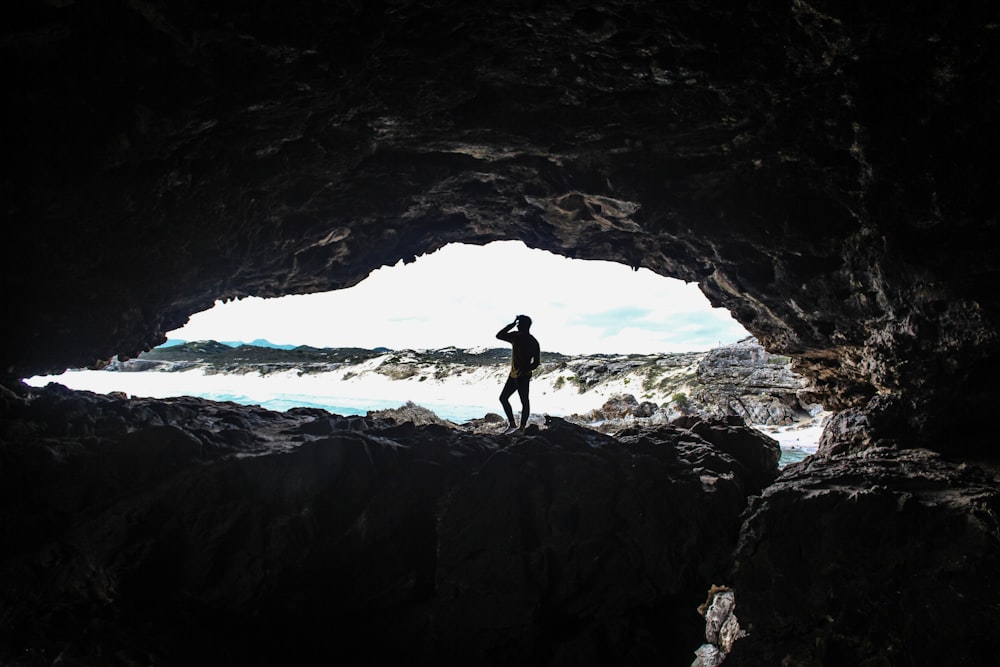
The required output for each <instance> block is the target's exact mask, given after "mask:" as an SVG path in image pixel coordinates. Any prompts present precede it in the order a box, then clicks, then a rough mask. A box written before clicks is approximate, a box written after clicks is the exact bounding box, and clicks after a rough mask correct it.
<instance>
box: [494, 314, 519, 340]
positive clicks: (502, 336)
mask: <svg viewBox="0 0 1000 667" xmlns="http://www.w3.org/2000/svg"><path fill="white" fill-rule="evenodd" d="M516 326H517V318H516V317H515V318H514V321H513V322H511V323H510V324H508V325H507V326H505V327H504V328H503V329H501V330H500V331H498V332H497V338H499V339H500V340H510V336H508V335H507V334H508V333H510V330H511V329H513V328H514V327H516Z"/></svg>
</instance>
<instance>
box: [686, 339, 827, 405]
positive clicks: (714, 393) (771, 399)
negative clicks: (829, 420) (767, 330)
mask: <svg viewBox="0 0 1000 667" xmlns="http://www.w3.org/2000/svg"><path fill="white" fill-rule="evenodd" d="M788 362H789V358H788V357H783V356H776V355H772V354H770V353H768V351H767V350H765V349H764V348H763V347H761V345H760V343H758V342H757V341H756V340H755V339H753V338H747V339H745V340H741V341H739V342H737V343H734V344H732V345H722V346H719V347H717V348H714V349H712V350H710V351H709V352H708V353H707V354H706V355H705V357H704V359H702V360H701V361H700V362H698V382H699V383H700V384H701V388H700V389H699V390H698V391H696V392H695V394H694V396H693V397H692V398H693V399H694V400H695V401H696V402H697V403H698V404H700V405H701V406H702V407H701V409H700V410H699V411H700V412H706V413H708V414H710V415H713V416H720V417H726V416H729V415H737V416H739V417H741V418H742V419H743V420H744V421H746V422H748V423H751V424H774V425H783V424H792V423H794V422H795V421H798V420H800V419H803V418H805V417H808V415H809V411H810V410H811V409H814V408H816V407H818V406H813V405H810V404H809V400H810V398H811V396H812V391H813V389H812V387H810V386H809V383H808V382H807V381H806V379H805V378H803V377H802V376H801V375H798V374H796V373H795V372H793V371H792V370H791V367H790V365H789V363H788Z"/></svg>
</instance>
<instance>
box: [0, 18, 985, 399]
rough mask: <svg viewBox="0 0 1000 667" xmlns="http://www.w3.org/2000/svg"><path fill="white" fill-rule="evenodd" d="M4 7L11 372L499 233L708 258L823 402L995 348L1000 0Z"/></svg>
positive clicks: (583, 253) (701, 271) (923, 384)
mask: <svg viewBox="0 0 1000 667" xmlns="http://www.w3.org/2000/svg"><path fill="white" fill-rule="evenodd" d="M0 12H2V13H3V14H4V15H5V19H4V21H3V23H2V25H3V28H2V35H0V51H2V58H3V63H4V64H3V66H2V67H3V72H4V80H5V85H4V97H5V109H6V114H7V121H6V122H5V123H4V127H3V130H2V132H3V145H4V153H3V154H4V161H5V163H6V164H5V169H4V174H3V176H2V181H0V183H2V185H0V187H2V194H3V199H4V202H5V219H6V222H7V224H6V225H5V230H4V236H5V243H4V244H3V262H4V292H5V299H6V301H7V306H8V307H7V309H6V311H7V314H8V317H9V318H11V320H10V321H13V322H16V323H17V325H16V327H15V328H14V330H13V331H12V333H9V338H10V339H9V340H8V343H7V345H5V346H4V348H3V354H4V358H3V360H2V362H3V363H2V368H3V369H4V375H5V377H7V378H18V377H26V376H28V375H31V374H38V373H46V372H59V371H61V370H63V369H65V368H69V367H81V366H89V365H93V364H100V363H101V362H102V361H103V360H107V359H110V358H112V357H114V356H116V355H121V356H123V357H129V356H134V355H136V354H138V353H139V352H141V351H143V350H145V349H148V348H150V347H153V346H155V345H157V344H159V343H161V342H162V341H163V340H164V333H165V332H167V331H170V330H172V329H174V328H177V327H179V326H180V325H182V324H183V323H184V322H185V321H186V319H187V318H188V316H189V315H191V314H193V313H195V312H198V311H201V310H204V309H206V308H208V307H210V306H211V305H212V304H213V303H214V302H215V301H216V300H217V299H229V298H240V297H243V296H248V295H256V296H261V297H274V296H279V295H284V294H296V293H309V292H318V291H327V290H331V289H337V288H343V287H348V286H351V285H353V284H356V283H357V282H359V281H360V280H362V279H363V278H364V277H365V276H366V275H368V273H370V272H371V271H372V270H374V269H376V268H378V267H380V266H383V265H387V264H394V263H396V262H397V261H398V260H400V259H404V260H410V259H412V258H414V257H416V256H419V255H421V254H424V253H427V252H431V251H434V250H436V249H438V248H440V247H442V246H444V245H446V244H448V243H453V242H464V243H475V244H483V243H487V242H490V241H494V240H500V239H520V240H521V241H523V242H524V243H525V244H527V245H528V246H530V247H534V248H542V249H545V250H549V251H552V252H556V253H560V254H563V255H566V256H569V257H577V258H586V259H604V260H612V261H616V262H621V263H624V264H627V265H630V266H634V267H647V268H649V269H651V270H653V271H655V272H657V273H659V274H662V275H664V276H671V277H675V278H680V279H683V280H686V281H695V282H698V283H699V285H700V287H701V289H702V291H703V292H704V293H705V294H706V295H707V296H708V298H709V300H710V301H711V302H712V304H713V305H715V306H720V307H725V308H727V309H729V311H730V312H731V313H732V314H733V316H734V317H735V318H736V319H738V320H739V321H740V322H741V323H742V324H743V325H744V326H745V327H746V328H747V329H748V330H749V331H750V332H752V333H753V334H754V335H756V336H757V337H758V338H759V339H760V340H761V342H762V343H763V344H764V345H765V346H767V347H768V348H769V349H770V350H772V351H775V352H783V353H786V354H791V355H793V356H795V357H796V358H798V359H799V363H800V367H799V368H800V370H801V371H803V372H804V373H806V374H807V375H809V376H810V377H812V378H813V379H814V380H815V381H816V383H817V391H818V394H819V395H820V397H821V398H822V400H824V402H825V403H826V404H827V405H828V406H830V407H835V408H836V407H847V406H851V405H859V404H861V403H863V402H864V401H866V400H868V399H869V398H870V397H872V396H874V395H876V394H878V395H898V396H901V397H906V400H907V401H908V403H907V405H909V406H910V407H911V408H912V407H914V406H918V405H927V404H929V403H930V402H931V400H932V399H933V400H937V399H938V398H940V397H941V396H946V395H948V393H949V392H952V391H953V390H954V389H955V388H956V387H969V386H971V387H980V386H981V385H982V386H985V384H986V380H985V377H986V373H987V371H990V372H992V370H995V369H994V368H993V364H994V362H993V361H992V359H993V358H994V357H996V351H997V346H998V339H997V329H996V316H997V292H996V286H997V266H998V260H997V258H996V239H995V236H996V211H997V170H996V168H995V166H994V160H995V153H996V151H995V149H996V146H997V138H998V137H997V134H998V132H997V129H996V122H995V121H996V118H997V117H998V113H997V112H998V94H997V93H998V85H1000V84H998V82H997V77H996V75H995V72H996V71H997V69H996V67H997V65H998V60H1000V58H998V55H1000V34H998V33H1000V28H998V26H1000V10H998V9H997V8H996V5H994V4H993V3H989V2H968V3H961V6H958V5H957V3H944V2H942V3H930V4H929V5H927V6H924V5H921V6H920V7H919V8H918V7H916V6H912V7H911V6H909V5H905V4H903V3H869V4H859V3H846V2H811V3H808V2H803V1H798V0H796V1H795V2H784V3H772V2H751V3H746V4H745V5H743V6H739V7H728V6H725V5H724V4H723V3H710V2H684V3H664V2H642V1H625V0H612V1H608V2H602V3H594V4H589V3H574V2H564V3H539V2H490V3H479V2H463V3H448V2H431V1H429V0H423V1H419V2H408V1H399V2H369V1H363V2H362V1H358V2H335V3H324V2H307V1H305V0H291V1H286V2H281V3H278V2H268V1H263V0H258V1H248V2H239V3H231V2H222V1H220V0H208V1H206V0H200V1H198V2H194V1H174V2H169V3H167V2H155V1H153V0H129V1H128V2H125V1H122V2H98V1H96V0H94V1H85V0H50V1H48V2H41V1H36V2H15V3H10V4H7V5H5V8H4V9H3V10H0ZM500 280H501V281H502V279H500ZM652 305H653V306H655V304H652ZM372 307H373V308H378V307H389V304H372ZM343 315H344V316H349V315H350V314H343ZM337 316H338V315H331V317H333V318H335V317H337ZM931 387H934V388H936V389H934V390H931V389H930V388H931ZM984 391H985V390H984Z"/></svg>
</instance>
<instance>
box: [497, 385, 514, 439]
mask: <svg viewBox="0 0 1000 667" xmlns="http://www.w3.org/2000/svg"><path fill="white" fill-rule="evenodd" d="M515 391H517V380H515V379H514V378H512V377H509V378H507V383H506V384H505V385H504V386H503V391H501V392H500V405H502V406H503V411H504V412H505V413H506V414H507V424H508V425H510V427H511V428H514V427H515V426H516V423H515V422H514V409H513V408H512V407H511V405H510V397H511V396H513V395H514V392H515Z"/></svg>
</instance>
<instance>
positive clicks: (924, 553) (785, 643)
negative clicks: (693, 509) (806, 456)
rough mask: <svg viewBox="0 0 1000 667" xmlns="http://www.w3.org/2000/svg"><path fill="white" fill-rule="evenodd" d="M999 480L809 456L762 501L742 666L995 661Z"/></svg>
mask: <svg viewBox="0 0 1000 667" xmlns="http://www.w3.org/2000/svg"><path fill="white" fill-rule="evenodd" d="M998 517H1000V476H998V474H997V470H996V469H995V468H993V469H990V468H982V467H977V466H973V465H968V464H955V463H953V462H949V461H946V460H943V459H941V458H940V457H939V456H937V455H936V454H933V453H932V452H929V451H926V450H904V451H899V450H894V449H884V448H876V449H871V450H868V451H867V452H866V453H865V454H864V455H862V456H855V457H848V456H841V457H837V458H830V459H827V458H813V459H811V460H809V461H807V462H803V463H798V464H793V465H791V466H788V467H787V468H786V469H785V470H783V471H782V475H781V477H780V479H779V480H778V481H777V483H775V484H774V485H772V486H771V487H769V488H768V489H767V490H766V491H765V492H764V494H763V496H761V497H759V498H756V499H754V501H753V502H752V503H751V508H750V510H749V512H748V517H747V520H746V523H745V525H744V527H743V532H742V534H741V537H740V547H739V550H738V551H737V553H736V561H737V571H736V575H735V577H734V579H733V588H734V589H735V591H736V615H737V616H738V617H739V619H740V621H741V624H742V625H743V627H744V629H745V630H746V631H747V632H748V634H749V637H748V638H747V639H745V640H740V641H737V642H736V645H735V648H734V650H733V653H732V654H730V656H729V659H727V661H726V667H729V665H730V664H735V665H781V664H792V665H864V666H875V665H962V666H969V667H972V666H974V665H985V664H991V663H993V662H995V661H996V656H997V655H998V654H1000V635H998V634H997V632H996V621H997V611H998V602H997V600H998V599H1000V518H998Z"/></svg>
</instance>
